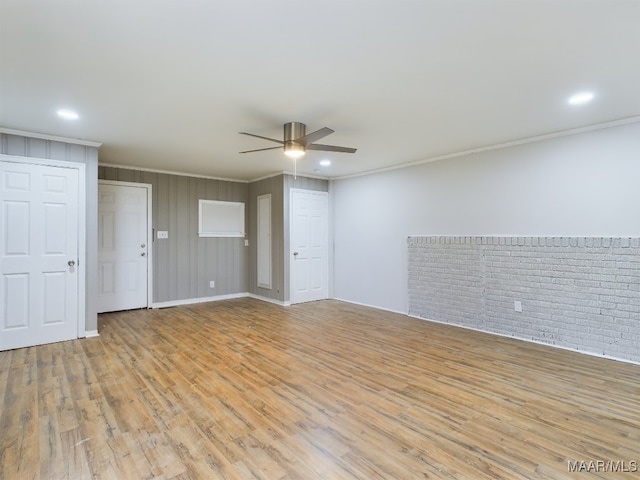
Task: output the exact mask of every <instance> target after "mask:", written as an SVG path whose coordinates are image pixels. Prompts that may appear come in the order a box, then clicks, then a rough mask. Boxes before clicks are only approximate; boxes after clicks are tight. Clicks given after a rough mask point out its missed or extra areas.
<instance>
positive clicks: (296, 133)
mask: <svg viewBox="0 0 640 480" xmlns="http://www.w3.org/2000/svg"><path fill="white" fill-rule="evenodd" d="M306 129H307V126H306V125H305V124H304V123H300V122H289V123H285V124H284V139H283V140H277V139H275V138H269V137H263V136H261V135H255V134H253V133H247V132H240V134H241V135H249V136H250V137H256V138H262V139H264V140H269V141H270V142H276V143H279V144H280V145H281V146H279V147H268V148H258V149H257V150H245V151H244V152H240V153H251V152H262V151H265V150H275V149H277V148H283V147H284V153H285V155H287V156H289V157H291V158H294V159H297V158H300V157H302V156H303V155H304V154H305V153H306V151H307V150H320V151H323V152H340V153H355V152H356V149H355V148H349V147H336V146H334V145H320V144H318V143H313V142H315V141H316V140H320V139H321V138H324V137H326V136H327V135H330V134H332V133H333V130H331V129H330V128H328V127H324V128H321V129H320V130H316V131H315V132H311V133H306Z"/></svg>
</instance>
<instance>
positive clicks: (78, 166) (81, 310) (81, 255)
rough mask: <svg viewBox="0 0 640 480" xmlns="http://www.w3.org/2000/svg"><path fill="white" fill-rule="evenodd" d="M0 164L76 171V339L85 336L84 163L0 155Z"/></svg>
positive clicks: (85, 189) (85, 220)
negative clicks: (6, 163) (18, 164)
mask: <svg viewBox="0 0 640 480" xmlns="http://www.w3.org/2000/svg"><path fill="white" fill-rule="evenodd" d="M0 162H10V163H22V164H25V163H26V164H31V165H40V166H45V167H58V168H71V169H75V170H78V258H77V260H78V263H77V266H78V270H77V273H78V325H77V330H76V333H77V338H84V337H86V336H87V332H86V331H85V327H86V304H87V299H86V287H87V285H86V281H87V267H86V265H85V264H86V260H87V176H86V165H85V164H84V163H76V162H67V161H65V160H50V159H47V158H36V157H21V156H18V155H4V154H0Z"/></svg>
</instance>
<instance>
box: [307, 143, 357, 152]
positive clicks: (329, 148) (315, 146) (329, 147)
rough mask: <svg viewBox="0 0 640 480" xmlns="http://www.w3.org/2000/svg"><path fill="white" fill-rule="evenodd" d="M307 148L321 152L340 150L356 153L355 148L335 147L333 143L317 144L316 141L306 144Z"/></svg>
mask: <svg viewBox="0 0 640 480" xmlns="http://www.w3.org/2000/svg"><path fill="white" fill-rule="evenodd" d="M306 148H307V150H319V151H323V152H340V153H356V151H357V150H358V149H357V148H350V147H336V146H335V145H319V144H317V143H312V144H311V145H307V147H306Z"/></svg>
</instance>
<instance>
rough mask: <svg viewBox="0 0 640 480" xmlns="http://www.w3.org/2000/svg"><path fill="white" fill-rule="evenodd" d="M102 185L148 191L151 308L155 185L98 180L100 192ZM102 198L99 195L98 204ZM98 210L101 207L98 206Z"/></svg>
mask: <svg viewBox="0 0 640 480" xmlns="http://www.w3.org/2000/svg"><path fill="white" fill-rule="evenodd" d="M100 185H114V186H120V187H138V188H145V189H146V190H147V245H148V246H149V248H148V249H147V306H146V307H145V308H151V306H152V305H153V215H152V213H153V212H152V209H153V185H151V184H150V183H138V182H121V181H119V180H98V192H99V191H100ZM99 201H100V196H99V195H98V202H99ZM98 208H100V206H99V205H98Z"/></svg>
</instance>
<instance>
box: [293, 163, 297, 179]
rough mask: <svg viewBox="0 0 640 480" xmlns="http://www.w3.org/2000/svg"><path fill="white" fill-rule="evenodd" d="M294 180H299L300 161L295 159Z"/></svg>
mask: <svg viewBox="0 0 640 480" xmlns="http://www.w3.org/2000/svg"><path fill="white" fill-rule="evenodd" d="M293 179H294V180H297V179H298V159H297V158H294V159H293Z"/></svg>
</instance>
